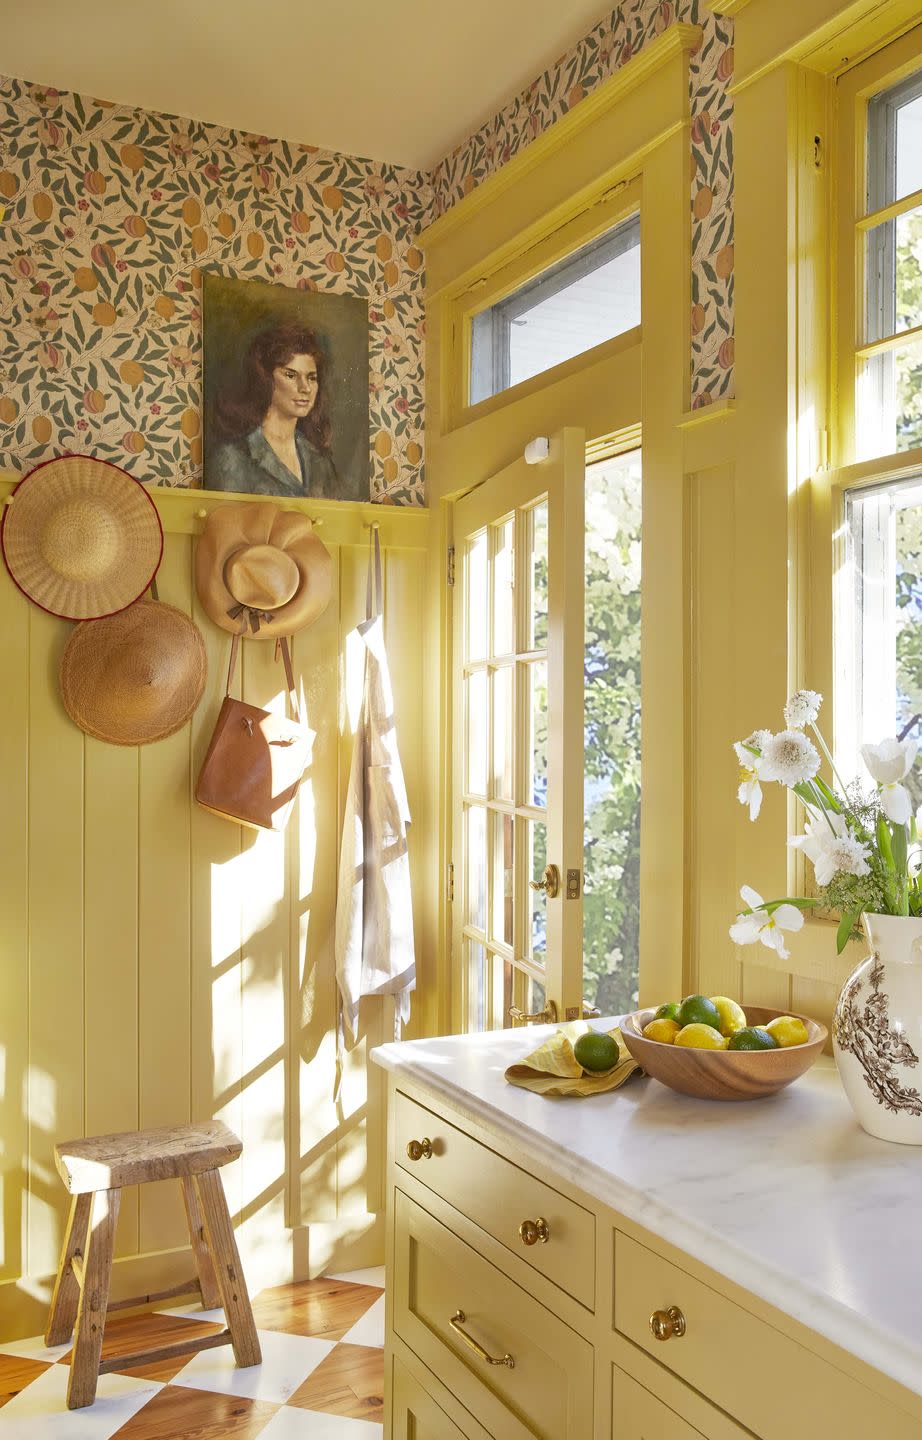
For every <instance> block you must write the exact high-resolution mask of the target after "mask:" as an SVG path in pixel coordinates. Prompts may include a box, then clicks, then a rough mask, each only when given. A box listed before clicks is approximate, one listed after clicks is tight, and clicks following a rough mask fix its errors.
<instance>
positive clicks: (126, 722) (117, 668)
mask: <svg viewBox="0 0 922 1440" xmlns="http://www.w3.org/2000/svg"><path fill="white" fill-rule="evenodd" d="M207 675H208V661H207V658H206V655H205V642H204V640H203V639H202V636H201V633H200V632H199V629H198V627H197V626H196V625H195V624H194V623H193V622H192V621H191V620H190V619H189V616H188V615H184V614H183V612H182V611H181V610H177V609H176V608H175V606H173V605H166V604H164V602H163V601H161V600H139V601H137V603H136V604H134V605H131V606H129V607H128V609H126V610H121V611H119V613H118V614H117V615H110V616H108V617H107V618H106V619H104V620H92V621H87V622H86V624H83V625H78V626H77V628H76V629H75V630H74V632H73V634H72V635H71V637H70V639H69V640H68V642H67V645H66V647H65V649H64V654H63V656H62V657H61V698H62V700H63V701H64V708H65V710H66V711H67V713H68V715H69V716H70V718H71V719H72V720H73V722H74V724H75V725H79V726H80V729H81V730H85V731H86V733H87V734H88V735H94V736H95V737H96V739H97V740H106V741H108V743H109V744H110V745H149V744H150V742H151V741H152V740H164V739H165V738H166V736H167V735H173V734H174V733H175V732H176V731H177V730H181V729H182V727H183V725H185V723H186V721H187V720H188V719H189V717H190V716H191V715H192V713H193V711H194V710H195V708H196V706H197V705H198V703H199V701H200V700H201V698H202V693H203V691H204V689H205V680H206V678H207Z"/></svg>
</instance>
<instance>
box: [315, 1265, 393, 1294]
mask: <svg viewBox="0 0 922 1440" xmlns="http://www.w3.org/2000/svg"><path fill="white" fill-rule="evenodd" d="M324 1279H326V1280H349V1281H351V1282H352V1284H353V1285H377V1287H378V1289H379V1290H383V1289H384V1266H383V1265H373V1266H372V1267H371V1269H370V1270H350V1271H349V1272H348V1274H346V1275H326V1276H324Z"/></svg>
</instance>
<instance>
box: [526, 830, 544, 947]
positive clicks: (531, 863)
mask: <svg viewBox="0 0 922 1440" xmlns="http://www.w3.org/2000/svg"><path fill="white" fill-rule="evenodd" d="M525 833H526V835H527V837H528V841H527V843H528V878H529V880H541V879H542V878H543V876H544V869H545V866H546V865H547V827H546V826H545V825H544V824H543V823H542V822H541V821H539V820H526V821H525ZM528 895H529V914H530V920H529V927H528V954H529V957H530V958H531V959H532V960H533V961H534V962H535V964H536V965H543V964H544V961H545V955H546V953H547V896H546V895H545V893H544V891H543V890H533V889H532V888H531V886H530V885H529V887H528Z"/></svg>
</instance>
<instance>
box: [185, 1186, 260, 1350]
mask: <svg viewBox="0 0 922 1440" xmlns="http://www.w3.org/2000/svg"><path fill="white" fill-rule="evenodd" d="M195 1188H196V1191H197V1192H198V1198H199V1203H200V1204H201V1207H202V1215H203V1217H204V1221H205V1235H206V1236H207V1239H208V1248H209V1250H210V1251H211V1258H212V1260H213V1261H214V1268H215V1274H216V1276H217V1280H218V1289H219V1290H220V1291H221V1301H222V1303H223V1305H224V1316H225V1319H226V1320H227V1328H228V1330H229V1331H230V1332H231V1341H232V1342H233V1346H234V1358H235V1359H236V1361H237V1364H238V1365H239V1366H241V1367H242V1368H245V1367H246V1366H248V1365H261V1364H262V1351H261V1350H260V1348H259V1336H258V1335H257V1334H256V1326H255V1324H254V1322H253V1311H252V1309H251V1308H250V1297H249V1295H248V1294H247V1287H246V1281H245V1280H244V1278H243V1269H242V1267H241V1265H240V1255H239V1252H238V1250H237V1242H236V1240H235V1239H234V1227H233V1225H232V1224H231V1218H230V1213H229V1211H228V1208H227V1200H226V1198H225V1195H224V1186H223V1185H222V1184H221V1177H220V1175H219V1174H218V1172H217V1170H206V1171H205V1172H204V1173H203V1174H201V1175H196V1177H195Z"/></svg>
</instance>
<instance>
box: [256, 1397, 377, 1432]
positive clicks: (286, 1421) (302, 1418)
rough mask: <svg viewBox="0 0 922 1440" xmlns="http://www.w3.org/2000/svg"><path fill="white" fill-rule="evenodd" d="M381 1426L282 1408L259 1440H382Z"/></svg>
mask: <svg viewBox="0 0 922 1440" xmlns="http://www.w3.org/2000/svg"><path fill="white" fill-rule="evenodd" d="M383 1436H384V1426H383V1425H378V1424H377V1423H376V1422H375V1421H372V1420H350V1419H347V1418H346V1417H345V1416H343V1415H321V1414H320V1412H319V1411H317V1410H301V1409H299V1408H298V1406H297V1405H285V1406H283V1408H282V1409H281V1410H276V1412H275V1414H274V1415H273V1417H272V1419H271V1420H270V1421H269V1423H268V1425H267V1426H266V1427H265V1428H264V1429H263V1430H260V1432H259V1440H383Z"/></svg>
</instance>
